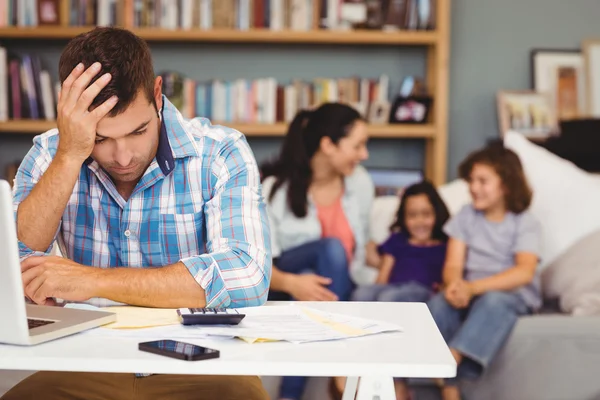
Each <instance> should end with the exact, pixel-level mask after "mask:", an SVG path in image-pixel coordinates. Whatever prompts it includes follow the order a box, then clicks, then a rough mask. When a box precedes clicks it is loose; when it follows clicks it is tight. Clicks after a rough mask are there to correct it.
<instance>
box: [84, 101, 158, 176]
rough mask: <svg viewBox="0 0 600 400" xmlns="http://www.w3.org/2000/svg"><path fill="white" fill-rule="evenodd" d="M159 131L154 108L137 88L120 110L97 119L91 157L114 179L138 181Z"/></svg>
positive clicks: (156, 146) (153, 152)
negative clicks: (135, 92)
mask: <svg viewBox="0 0 600 400" xmlns="http://www.w3.org/2000/svg"><path fill="white" fill-rule="evenodd" d="M159 98H160V96H159ZM160 106H161V104H160V103H159V107H160ZM159 133H160V120H159V118H158V113H157V111H156V108H155V106H154V104H153V102H150V101H148V99H147V98H146V96H145V95H144V94H143V93H142V92H141V91H140V92H139V93H138V95H137V97H136V99H135V100H134V102H133V103H132V104H131V105H130V106H129V107H128V108H127V109H126V110H125V111H124V112H123V113H121V114H119V115H117V116H115V117H112V118H110V117H106V118H103V119H101V120H100V122H99V123H98V126H97V128H96V145H95V146H94V150H93V151H92V158H93V159H94V160H95V161H96V162H97V163H98V164H99V165H100V166H101V167H102V168H103V169H104V170H105V171H106V172H107V173H108V174H109V175H110V176H111V177H112V178H113V180H114V181H115V183H131V182H137V181H138V180H139V179H140V178H141V177H142V176H143V175H144V173H145V172H146V169H147V168H148V166H149V165H150V163H151V162H152V160H153V159H154V157H155V156H156V151H157V148H158V140H159Z"/></svg>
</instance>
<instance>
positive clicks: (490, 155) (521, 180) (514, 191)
mask: <svg viewBox="0 0 600 400" xmlns="http://www.w3.org/2000/svg"><path fill="white" fill-rule="evenodd" d="M476 164H482V165H487V166H489V167H491V168H493V169H494V171H496V173H497V174H498V176H500V179H501V181H502V184H503V185H504V188H505V190H506V195H505V199H504V201H505V206H506V209H507V210H509V211H512V212H513V213H515V214H520V213H522V212H523V211H525V210H527V209H528V208H529V205H530V204H531V198H532V195H533V194H532V191H531V188H530V187H529V184H528V183H527V178H526V177H525V172H524V171H523V166H522V165H521V161H520V160H519V157H518V156H517V154H516V153H515V152H513V151H512V150H509V149H507V148H505V147H503V146H502V145H501V144H492V145H490V146H488V147H486V148H484V149H482V150H479V151H476V152H474V153H471V154H470V155H469V156H468V157H467V158H466V160H464V161H463V162H462V164H461V165H460V166H459V167H458V173H459V176H460V177H461V178H462V179H465V180H466V181H469V180H470V179H471V172H472V171H473V167H474V166H475V165H476Z"/></svg>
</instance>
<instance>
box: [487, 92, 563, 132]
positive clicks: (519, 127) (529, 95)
mask: <svg viewBox="0 0 600 400" xmlns="http://www.w3.org/2000/svg"><path fill="white" fill-rule="evenodd" d="M496 102H497V108H498V125H499V129H500V135H501V137H504V135H505V134H506V132H508V131H515V132H519V133H521V134H523V135H524V136H525V137H527V138H529V139H546V138H548V137H550V136H554V135H557V134H558V120H557V118H556V114H555V112H554V108H553V106H552V100H551V98H550V95H549V94H548V93H538V92H535V91H533V90H524V91H500V92H498V94H497V98H496Z"/></svg>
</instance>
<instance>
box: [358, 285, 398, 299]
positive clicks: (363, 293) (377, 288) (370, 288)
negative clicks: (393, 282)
mask: <svg viewBox="0 0 600 400" xmlns="http://www.w3.org/2000/svg"><path fill="white" fill-rule="evenodd" d="M389 287H391V286H390V285H377V284H375V285H364V286H359V287H357V288H356V289H355V290H354V292H353V293H352V296H351V300H352V301H377V299H378V297H379V295H380V293H381V292H383V291H384V290H387V288H389Z"/></svg>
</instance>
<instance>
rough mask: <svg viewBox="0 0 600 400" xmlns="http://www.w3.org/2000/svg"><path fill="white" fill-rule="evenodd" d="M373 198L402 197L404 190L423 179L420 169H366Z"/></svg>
mask: <svg viewBox="0 0 600 400" xmlns="http://www.w3.org/2000/svg"><path fill="white" fill-rule="evenodd" d="M367 171H368V172H369V175H371V179H372V180H373V185H374V186H375V196H402V193H403V192H404V189H405V188H406V187H408V186H410V185H412V184H414V183H418V182H421V181H422V180H423V178H424V174H423V171H422V170H420V169H395V168H367Z"/></svg>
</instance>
